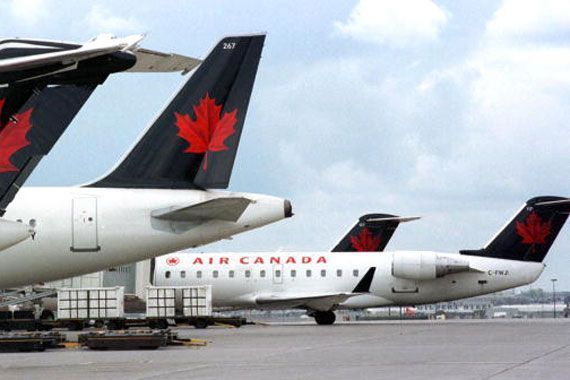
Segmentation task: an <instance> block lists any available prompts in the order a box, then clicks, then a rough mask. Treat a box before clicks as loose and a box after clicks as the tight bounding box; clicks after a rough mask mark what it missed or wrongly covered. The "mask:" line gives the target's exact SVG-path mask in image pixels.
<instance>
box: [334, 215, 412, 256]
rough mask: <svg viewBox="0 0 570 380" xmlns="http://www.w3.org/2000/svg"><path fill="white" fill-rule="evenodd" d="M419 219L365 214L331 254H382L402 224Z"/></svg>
mask: <svg viewBox="0 0 570 380" xmlns="http://www.w3.org/2000/svg"><path fill="white" fill-rule="evenodd" d="M416 219H419V217H417V216H410V217H401V216H396V215H390V214H367V215H363V216H361V217H360V218H359V219H358V222H357V223H356V224H355V225H354V227H352V229H351V230H350V231H349V232H348V234H346V235H345V236H344V237H343V238H342V240H341V241H340V242H338V244H337V245H336V246H335V247H334V248H333V249H332V252H382V251H383V250H384V248H386V245H388V242H389V241H390V239H391V238H392V235H393V234H394V232H395V231H396V228H398V225H399V224H400V223H403V222H409V221H412V220H416Z"/></svg>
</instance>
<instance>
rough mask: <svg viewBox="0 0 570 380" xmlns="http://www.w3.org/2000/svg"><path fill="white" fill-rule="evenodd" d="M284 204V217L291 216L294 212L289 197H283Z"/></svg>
mask: <svg viewBox="0 0 570 380" xmlns="http://www.w3.org/2000/svg"><path fill="white" fill-rule="evenodd" d="M284 205H285V217H286V218H290V217H292V216H293V215H294V214H293V205H291V201H290V200H289V199H285V202H284Z"/></svg>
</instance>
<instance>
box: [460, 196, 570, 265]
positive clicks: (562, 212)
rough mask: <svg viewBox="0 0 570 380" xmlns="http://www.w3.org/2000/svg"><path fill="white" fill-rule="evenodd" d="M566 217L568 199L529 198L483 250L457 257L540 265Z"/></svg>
mask: <svg viewBox="0 0 570 380" xmlns="http://www.w3.org/2000/svg"><path fill="white" fill-rule="evenodd" d="M569 213H570V198H561V197H547V196H543V197H536V198H532V199H530V200H529V201H527V202H526V204H525V205H524V206H523V208H522V209H521V210H520V211H519V212H518V213H517V214H516V215H515V217H514V218H513V219H512V220H511V221H510V222H509V223H508V224H507V225H506V226H505V227H504V228H503V229H502V230H501V231H500V232H499V233H498V234H497V235H496V236H495V237H494V238H493V239H492V240H491V241H490V242H489V243H488V244H487V246H486V247H485V248H483V249H480V250H463V251H460V253H461V254H464V255H473V256H485V257H493V258H498V259H509V260H520V261H535V262H541V261H542V260H544V258H545V257H546V254H547V253H548V250H549V249H550V247H551V246H552V243H554V239H556V236H558V233H559V232H560V230H561V229H562V226H564V223H565V222H566V219H567V218H568V214H569Z"/></svg>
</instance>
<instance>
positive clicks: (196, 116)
mask: <svg viewBox="0 0 570 380" xmlns="http://www.w3.org/2000/svg"><path fill="white" fill-rule="evenodd" d="M264 40H265V36H264V35H254V36H237V37H226V38H224V39H222V40H221V41H220V42H219V43H218V44H217V45H216V46H215V47H214V49H213V50H212V52H211V53H210V54H209V55H208V57H206V59H205V60H204V61H203V63H202V64H201V65H200V66H199V67H198V68H197V69H196V71H195V72H194V74H193V75H192V77H190V79H188V81H187V82H186V84H185V85H184V86H183V87H182V89H181V90H180V91H179V92H178V94H177V95H176V96H175V97H174V99H173V100H172V101H171V102H170V104H169V105H168V106H167V107H166V109H165V110H164V111H163V112H162V114H161V115H160V116H159V117H158V118H157V119H156V120H155V121H154V123H153V124H152V125H151V126H150V128H149V129H148V130H147V132H146V133H145V134H144V136H143V137H142V138H141V139H140V140H139V142H138V143H137V144H136V145H135V147H134V148H133V149H132V150H131V151H130V152H129V153H128V154H127V156H126V157H125V158H124V159H123V161H122V162H121V163H120V164H119V165H118V166H117V167H116V168H115V169H114V170H113V171H112V172H111V173H110V174H109V175H108V176H107V177H105V178H103V179H101V180H99V181H98V182H96V183H94V184H92V185H90V186H93V187H122V188H133V187H139V188H140V187H143V188H180V189H185V188H220V189H221V188H226V187H227V186H228V183H229V180H230V175H231V172H232V168H233V164H234V160H235V157H236V153H237V148H238V144H239V139H240V136H241V132H242V128H243V124H244V120H245V115H246V112H247V107H248V104H249V99H250V95H251V91H252V88H253V82H254V79H255V75H256V73H257V66H258V64H259V60H260V58H261V50H262V48H263V42H264Z"/></svg>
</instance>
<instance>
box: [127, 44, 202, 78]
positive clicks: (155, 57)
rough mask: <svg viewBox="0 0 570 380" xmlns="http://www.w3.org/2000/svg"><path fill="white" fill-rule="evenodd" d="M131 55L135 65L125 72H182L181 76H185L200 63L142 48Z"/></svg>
mask: <svg viewBox="0 0 570 380" xmlns="http://www.w3.org/2000/svg"><path fill="white" fill-rule="evenodd" d="M133 53H134V54H135V55H136V57H137V63H135V65H134V66H133V67H131V68H130V69H128V70H127V71H131V72H151V71H158V72H170V71H182V74H186V73H188V72H190V71H192V70H193V69H194V68H195V67H196V66H198V65H199V64H200V63H201V62H202V61H201V60H199V59H196V58H192V57H187V56H184V55H180V54H174V53H162V52H159V51H155V50H149V49H143V48H139V49H137V50H136V51H134V52H133Z"/></svg>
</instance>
